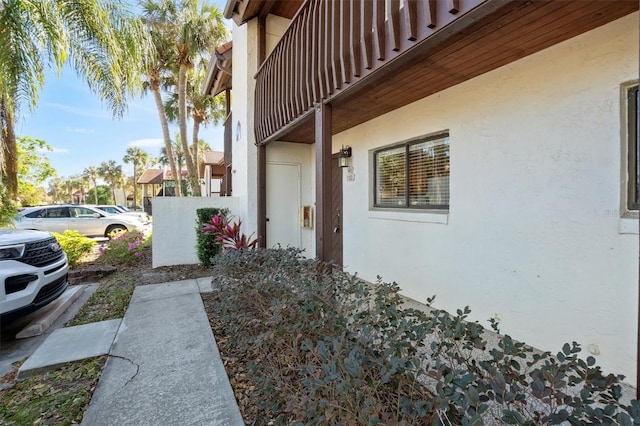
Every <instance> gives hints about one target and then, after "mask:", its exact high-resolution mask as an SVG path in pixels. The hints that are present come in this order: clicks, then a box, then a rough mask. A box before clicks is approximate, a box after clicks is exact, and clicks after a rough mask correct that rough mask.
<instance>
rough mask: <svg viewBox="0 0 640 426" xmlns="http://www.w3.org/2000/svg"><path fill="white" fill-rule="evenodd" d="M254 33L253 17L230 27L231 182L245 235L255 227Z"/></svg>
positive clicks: (255, 41)
mask: <svg viewBox="0 0 640 426" xmlns="http://www.w3.org/2000/svg"><path fill="white" fill-rule="evenodd" d="M257 36H258V25H257V21H256V20H252V21H249V22H247V23H246V24H244V25H242V26H240V27H238V26H237V25H234V27H233V97H232V114H233V124H232V126H233V127H232V138H233V141H232V150H233V151H232V152H233V166H232V173H233V176H232V182H233V183H232V185H233V196H234V197H238V199H239V206H238V216H239V218H240V219H241V220H242V222H243V227H244V232H245V233H246V234H247V235H249V234H252V233H255V232H256V230H257V225H256V223H257V211H256V200H257V174H256V169H257V152H256V146H255V136H254V133H253V122H254V118H253V117H254V111H253V99H254V93H255V79H254V74H255V72H256V71H257V69H258V67H257V63H258V52H257V40H258V37H257Z"/></svg>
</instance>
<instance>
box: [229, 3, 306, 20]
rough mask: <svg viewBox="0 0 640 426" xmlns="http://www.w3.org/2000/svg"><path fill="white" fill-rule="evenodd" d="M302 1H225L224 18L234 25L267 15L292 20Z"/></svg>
mask: <svg viewBox="0 0 640 426" xmlns="http://www.w3.org/2000/svg"><path fill="white" fill-rule="evenodd" d="M302 3H304V0H227V5H226V6H225V8H224V17H225V18H227V19H233V22H235V23H236V25H242V24H244V23H245V22H247V21H249V20H251V19H253V18H255V17H258V16H267V15H268V14H271V15H276V16H281V17H283V18H287V19H292V18H293V17H294V16H295V14H296V12H297V11H298V9H300V6H301V5H302Z"/></svg>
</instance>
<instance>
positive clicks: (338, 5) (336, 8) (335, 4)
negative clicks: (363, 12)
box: [330, 0, 343, 91]
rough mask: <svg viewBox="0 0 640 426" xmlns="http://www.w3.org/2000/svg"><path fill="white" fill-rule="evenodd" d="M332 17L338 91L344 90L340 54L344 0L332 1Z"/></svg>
mask: <svg viewBox="0 0 640 426" xmlns="http://www.w3.org/2000/svg"><path fill="white" fill-rule="evenodd" d="M330 3H331V6H332V7H331V9H332V10H331V15H332V16H333V18H332V24H331V26H332V31H331V55H330V59H331V72H332V76H333V90H332V91H338V90H340V89H342V81H343V78H342V64H341V62H342V54H341V53H340V51H341V49H340V46H341V41H340V40H341V39H342V31H343V28H342V15H341V9H342V0H334V1H331V2H330Z"/></svg>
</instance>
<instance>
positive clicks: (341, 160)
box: [338, 145, 351, 167]
mask: <svg viewBox="0 0 640 426" xmlns="http://www.w3.org/2000/svg"><path fill="white" fill-rule="evenodd" d="M349 157H351V147H350V146H349V145H347V146H344V145H342V149H341V150H340V152H339V153H338V166H340V167H349Z"/></svg>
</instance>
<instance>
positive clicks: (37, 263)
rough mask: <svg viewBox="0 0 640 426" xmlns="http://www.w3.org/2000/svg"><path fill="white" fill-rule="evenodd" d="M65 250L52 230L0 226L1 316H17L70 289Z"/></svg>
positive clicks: (47, 302) (7, 317) (39, 306)
mask: <svg viewBox="0 0 640 426" xmlns="http://www.w3.org/2000/svg"><path fill="white" fill-rule="evenodd" d="M68 271H69V265H68V262H67V256H66V254H65V253H64V250H62V248H61V247H60V244H58V241H56V239H55V238H54V237H53V235H51V234H50V233H48V232H39V231H28V230H22V229H0V285H1V286H0V317H1V318H2V319H3V320H6V319H9V320H10V319H12V318H16V317H18V316H21V315H26V314H28V313H30V312H33V311H35V310H36V309H39V308H41V307H43V306H45V305H47V304H49V303H51V302H53V301H54V300H55V299H57V298H58V297H59V296H60V295H61V294H62V293H64V291H65V290H66V289H67V286H68V285H69V282H68V280H67V274H68Z"/></svg>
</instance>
